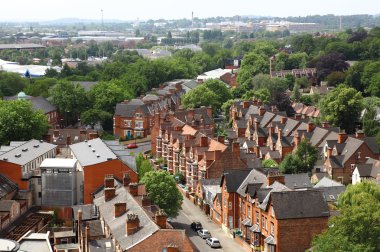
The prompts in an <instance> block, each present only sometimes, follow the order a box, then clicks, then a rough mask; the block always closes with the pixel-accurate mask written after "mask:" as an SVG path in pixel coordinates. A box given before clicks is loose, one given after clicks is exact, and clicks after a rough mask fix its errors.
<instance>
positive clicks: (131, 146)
mask: <svg viewBox="0 0 380 252" xmlns="http://www.w3.org/2000/svg"><path fill="white" fill-rule="evenodd" d="M137 147H138V146H137V144H136V143H130V144H128V145H127V148H128V149H136V148H137Z"/></svg>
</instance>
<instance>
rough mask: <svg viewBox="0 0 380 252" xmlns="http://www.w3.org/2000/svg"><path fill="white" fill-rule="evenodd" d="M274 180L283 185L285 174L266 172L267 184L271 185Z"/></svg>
mask: <svg viewBox="0 0 380 252" xmlns="http://www.w3.org/2000/svg"><path fill="white" fill-rule="evenodd" d="M275 181H277V182H280V183H281V184H284V185H285V176H284V175H282V174H268V176H267V186H270V185H272V184H273V183H274V182H275Z"/></svg>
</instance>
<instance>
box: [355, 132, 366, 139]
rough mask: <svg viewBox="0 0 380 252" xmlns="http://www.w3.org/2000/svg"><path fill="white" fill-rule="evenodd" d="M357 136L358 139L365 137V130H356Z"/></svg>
mask: <svg viewBox="0 0 380 252" xmlns="http://www.w3.org/2000/svg"><path fill="white" fill-rule="evenodd" d="M355 137H356V138H357V139H363V138H364V137H365V135H364V132H363V131H362V130H358V131H356V133H355Z"/></svg>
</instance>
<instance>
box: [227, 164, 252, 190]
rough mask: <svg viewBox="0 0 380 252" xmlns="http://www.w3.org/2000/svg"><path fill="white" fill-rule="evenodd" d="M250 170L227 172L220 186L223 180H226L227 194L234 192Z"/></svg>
mask: <svg viewBox="0 0 380 252" xmlns="http://www.w3.org/2000/svg"><path fill="white" fill-rule="evenodd" d="M250 171H251V170H248V169H246V170H228V171H226V172H225V173H224V174H223V177H222V180H221V182H220V185H222V183H223V180H226V185H227V192H229V193H231V192H236V191H237V189H238V188H239V186H240V185H241V183H242V182H243V181H244V179H245V178H246V177H247V175H248V174H249V173H250Z"/></svg>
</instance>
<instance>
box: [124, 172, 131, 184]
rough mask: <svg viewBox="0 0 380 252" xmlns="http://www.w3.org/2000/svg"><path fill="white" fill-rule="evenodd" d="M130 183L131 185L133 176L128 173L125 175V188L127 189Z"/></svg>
mask: <svg viewBox="0 0 380 252" xmlns="http://www.w3.org/2000/svg"><path fill="white" fill-rule="evenodd" d="M130 183H131V176H130V175H129V173H127V172H126V173H124V175H123V186H124V187H127V186H129V184H130Z"/></svg>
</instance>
